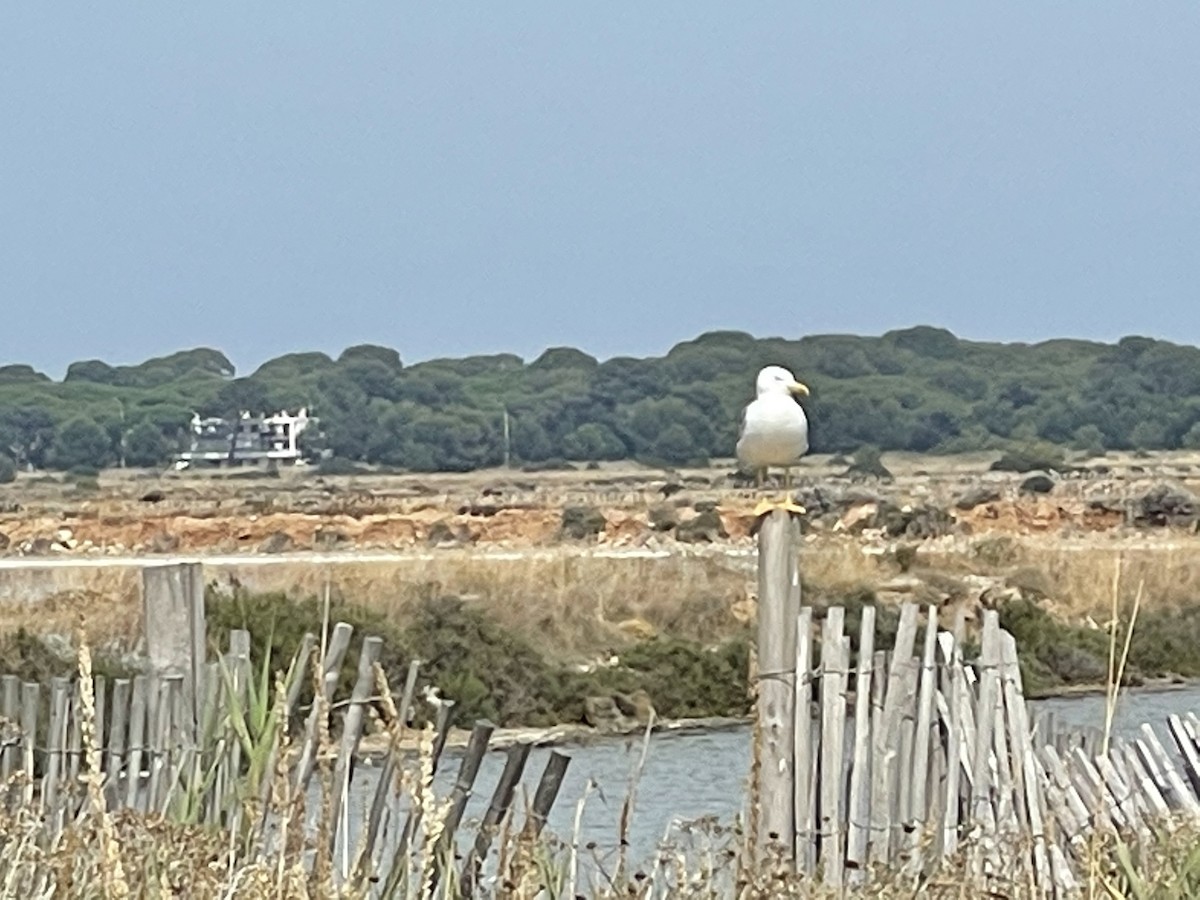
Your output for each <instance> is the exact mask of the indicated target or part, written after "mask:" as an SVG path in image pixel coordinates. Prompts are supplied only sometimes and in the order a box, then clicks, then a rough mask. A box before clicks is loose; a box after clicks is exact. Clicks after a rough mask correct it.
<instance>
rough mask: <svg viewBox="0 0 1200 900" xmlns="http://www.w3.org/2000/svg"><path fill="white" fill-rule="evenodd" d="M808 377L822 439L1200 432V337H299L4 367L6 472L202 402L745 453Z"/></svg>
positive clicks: (403, 463) (446, 436) (159, 455)
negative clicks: (350, 343) (38, 367)
mask: <svg viewBox="0 0 1200 900" xmlns="http://www.w3.org/2000/svg"><path fill="white" fill-rule="evenodd" d="M771 363H778V364H782V365H785V366H788V367H789V368H791V369H792V370H793V371H794V372H795V373H796V375H797V377H799V378H800V379H801V380H802V381H804V382H806V383H807V384H808V385H809V387H810V388H811V389H812V394H811V396H810V397H808V398H806V399H805V400H804V401H803V402H804V406H805V407H806V409H807V412H808V415H809V421H810V440H811V444H812V449H813V451H814V452H839V453H842V452H853V451H854V450H856V449H858V448H860V447H862V446H865V445H873V446H876V447H879V448H881V449H883V450H908V451H918V452H932V453H951V452H960V451H968V450H981V449H1001V448H1005V447H1007V446H1009V445H1011V444H1014V443H1029V442H1036V441H1042V442H1048V443H1053V444H1057V445H1060V446H1073V447H1077V448H1080V449H1086V450H1091V451H1094V452H1099V451H1102V450H1106V449H1109V450H1128V449H1144V450H1157V449H1173V448H1179V447H1200V349H1198V348H1196V347H1190V346H1184V345H1178V344H1173V343H1170V342H1167V341H1160V340H1154V339H1150V338H1145V337H1136V336H1131V337H1126V338H1122V339H1121V340H1120V341H1118V342H1117V343H1115V344H1106V343H1099V342H1092V341H1081V340H1050V341H1045V342H1041V343H1035V344H1024V343H1007V344H1001V343H986V342H976V341H967V340H962V339H960V338H958V337H956V336H955V335H953V334H952V333H951V332H949V331H947V330H945V329H941V328H934V327H929V326H917V327H914V328H906V329H901V330H896V331H890V332H888V333H886V334H884V335H882V336H878V337H860V336H854V335H812V336H806V337H802V338H799V339H798V340H786V339H783V338H755V337H753V336H751V335H749V334H745V333H742V332H735V331H718V332H709V333H706V334H702V335H700V336H699V337H697V338H695V339H694V340H690V341H685V342H683V343H680V344H678V345H676V346H675V347H673V348H672V349H671V350H670V351H669V352H668V353H667V354H666V355H665V356H662V357H652V358H634V357H628V356H622V357H616V358H613V359H608V360H605V361H603V362H601V361H599V360H597V359H596V358H594V357H592V356H589V355H588V354H586V353H583V352H582V351H580V350H576V349H572V348H566V347H559V348H552V349H549V350H547V351H546V352H544V353H542V354H541V355H540V356H539V357H537V358H536V359H534V360H532V361H529V362H526V361H525V360H523V359H521V358H520V357H518V356H515V355H512V354H497V355H489V356H470V357H465V358H459V359H436V360H430V361H426V362H420V363H417V364H415V365H405V364H404V363H403V362H402V361H401V358H400V355H399V353H397V351H395V350H393V349H389V348H387V347H381V346H376V345H359V346H355V347H350V348H348V349H347V350H345V351H344V352H342V353H341V354H340V355H339V356H338V357H337V358H333V357H331V356H329V355H326V354H324V353H315V352H312V353H294V354H288V355H285V356H281V357H279V358H277V359H273V360H271V361H269V362H266V363H264V364H263V365H262V366H260V367H259V368H258V369H257V370H256V371H254V372H252V373H250V374H248V375H244V376H239V375H238V374H237V373H236V372H235V369H234V366H233V365H232V364H231V363H230V361H229V360H228V358H226V357H225V355H224V354H222V353H221V352H219V351H217V350H213V349H209V348H200V349H195V350H186V351H181V352H178V353H174V354H172V355H170V356H165V357H160V358H156V359H151V360H148V361H146V362H144V363H142V364H140V365H136V366H110V365H108V364H107V363H104V362H102V361H100V360H86V361H82V362H77V363H74V364H72V365H71V366H70V367H69V369H68V371H67V373H66V376H65V377H64V379H63V380H62V381H54V380H52V379H50V378H48V377H47V376H45V375H43V374H41V373H38V372H36V371H35V370H33V369H32V368H30V367H29V366H25V365H5V366H0V457H4V459H0V477H2V476H3V475H4V473H5V471H6V469H7V470H11V469H13V468H27V467H32V468H36V469H66V470H69V469H77V468H89V469H100V468H104V467H108V466H112V465H116V464H120V463H122V462H123V463H124V464H125V465H129V466H160V465H163V464H165V463H167V462H168V461H169V460H170V458H171V456H172V454H173V453H174V452H176V451H177V450H179V449H183V448H185V447H186V446H187V443H188V440H189V423H190V420H191V418H192V415H193V413H199V414H200V415H202V416H209V415H219V416H236V415H237V414H238V413H239V412H240V411H241V410H250V411H252V412H255V413H259V412H269V411H278V410H280V409H287V410H289V411H295V410H296V409H298V408H299V407H301V406H307V407H308V409H309V411H310V414H312V415H315V416H317V417H319V419H320V426H319V428H318V429H316V430H315V431H314V433H311V434H308V433H306V434H305V436H304V443H305V452H306V454H308V455H311V456H312V457H314V458H315V457H324V458H330V457H333V458H336V459H340V460H346V461H354V462H358V463H369V464H377V465H381V466H388V467H395V468H402V469H407V470H410V471H467V470H472V469H477V468H483V467H487V466H494V465H497V464H499V463H500V462H501V461H502V460H503V459H504V454H505V451H506V442H505V438H504V434H505V431H504V429H505V416H506V414H507V420H508V426H509V429H508V443H507V449H508V450H509V451H510V453H511V461H512V462H513V463H514V464H521V465H547V464H554V463H556V462H558V461H570V462H581V463H582V462H590V461H602V460H618V459H636V460H642V461H646V462H652V463H658V464H667V465H683V464H690V463H701V462H703V461H705V460H708V459H711V458H718V457H720V458H727V457H730V456H732V455H733V448H734V444H735V442H736V439H737V430H738V422H739V418H740V414H741V409H742V407H743V406H744V405H745V404H746V403H747V402H748V401H749V400H750V399H752V398H753V388H754V376H755V374H756V373H757V371H758V369H759V368H761V367H762V366H764V365H767V364H771Z"/></svg>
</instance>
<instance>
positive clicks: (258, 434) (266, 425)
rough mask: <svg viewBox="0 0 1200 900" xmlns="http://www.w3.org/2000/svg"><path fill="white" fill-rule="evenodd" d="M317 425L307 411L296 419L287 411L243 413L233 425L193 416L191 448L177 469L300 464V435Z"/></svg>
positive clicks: (179, 458) (178, 458)
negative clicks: (197, 465)
mask: <svg viewBox="0 0 1200 900" xmlns="http://www.w3.org/2000/svg"><path fill="white" fill-rule="evenodd" d="M316 421H317V420H316V419H315V418H313V417H310V416H309V414H308V410H307V409H305V408H301V410H300V411H299V412H298V413H296V415H294V416H293V415H290V414H289V413H288V412H287V411H280V412H277V413H275V414H274V415H269V416H252V415H250V413H248V412H242V414H241V415H240V416H239V417H238V419H237V420H236V421H232V422H231V421H230V420H228V419H222V418H219V417H209V418H203V419H202V418H201V417H200V416H199V415H194V416H192V440H191V445H190V446H189V447H188V449H187V450H185V451H184V452H182V453H179V454H177V455H176V459H175V467H176V468H177V469H186V468H188V467H189V466H192V465H194V464H202V465H211V466H221V465H232V466H241V465H265V464H268V463H270V462H271V461H275V462H276V463H290V464H293V465H294V464H296V463H298V462H300V461H301V459H300V449H299V447H298V440H299V437H300V434H301V433H302V432H303V431H304V430H305V429H306V428H308V427H309V425H312V424H313V423H315V422H316Z"/></svg>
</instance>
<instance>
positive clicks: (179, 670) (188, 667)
mask: <svg viewBox="0 0 1200 900" xmlns="http://www.w3.org/2000/svg"><path fill="white" fill-rule="evenodd" d="M142 605H143V611H144V623H145V624H144V629H145V633H146V655H147V656H148V657H149V661H150V671H151V674H153V675H154V676H156V677H157V678H158V679H162V678H165V677H166V676H168V675H182V676H183V708H184V717H185V721H184V722H183V723H182V724H183V725H184V727H186V728H187V729H188V733H189V736H190V737H191V739H192V740H193V741H194V740H196V739H197V738H198V735H197V733H196V732H197V723H198V722H199V718H200V710H201V709H202V708H203V699H202V698H201V697H200V693H201V692H202V691H203V690H204V674H205V673H204V664H205V661H206V659H205V653H206V649H205V625H204V570H203V567H202V566H201V564H200V563H177V564H174V565H162V566H146V567H145V568H144V569H142Z"/></svg>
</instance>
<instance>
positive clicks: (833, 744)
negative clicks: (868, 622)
mask: <svg viewBox="0 0 1200 900" xmlns="http://www.w3.org/2000/svg"><path fill="white" fill-rule="evenodd" d="M845 613H846V611H845V609H843V608H842V607H840V606H833V607H830V608H829V610H828V612H827V613H826V615H825V622H824V624H823V625H822V627H821V792H820V798H821V817H820V820H819V821H820V835H821V871H822V877H823V880H824V883H825V884H826V885H829V886H831V887H841V884H842V871H843V865H844V861H845V854H844V850H843V848H842V809H841V806H842V771H843V768H844V765H845V746H846V694H845V690H846V688H845V685H846V669H847V667H848V663H849V659H850V651H849V638H846V637H844V635H843V633H842V630H843V627H844V623H845ZM806 713H807V710H806V711H804V712H802V713H801V715H805V714H806Z"/></svg>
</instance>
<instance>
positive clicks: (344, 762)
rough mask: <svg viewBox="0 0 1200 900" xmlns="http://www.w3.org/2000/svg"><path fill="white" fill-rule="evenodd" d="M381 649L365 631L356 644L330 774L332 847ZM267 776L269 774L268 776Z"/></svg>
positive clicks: (336, 835)
mask: <svg viewBox="0 0 1200 900" xmlns="http://www.w3.org/2000/svg"><path fill="white" fill-rule="evenodd" d="M382 650H383V638H381V637H376V636H375V635H368V636H366V637H364V638H363V642H362V646H360V647H359V648H358V678H357V680H356V681H355V682H354V688H353V690H352V691H351V694H350V705H349V707H347V709H346V715H345V717H344V718H343V719H342V740H341V745H340V746H339V747H338V756H337V763H336V764H335V766H334V774H333V821H334V827H333V828H332V829H331V831H330V835H329V837H330V840H331V842H332V843H331V844H330V847H331V849H332V848H334V847H336V846H337V838H338V836H339V828H338V825H337V823H338V822H340V821H341V818H342V805H343V803H344V802H345V800H346V798H345V791H346V790H347V789H348V788H349V784H350V771H351V770H352V769H353V767H354V757H355V755H356V754H357V753H358V744H359V740H360V739H361V738H362V727H363V717H364V709H365V707H366V705H367V703H368V702H369V701H370V698H371V689H372V688H374V686H375V662H376V661H377V660H378V659H379V654H380V652H382ZM268 777H270V776H268Z"/></svg>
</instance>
